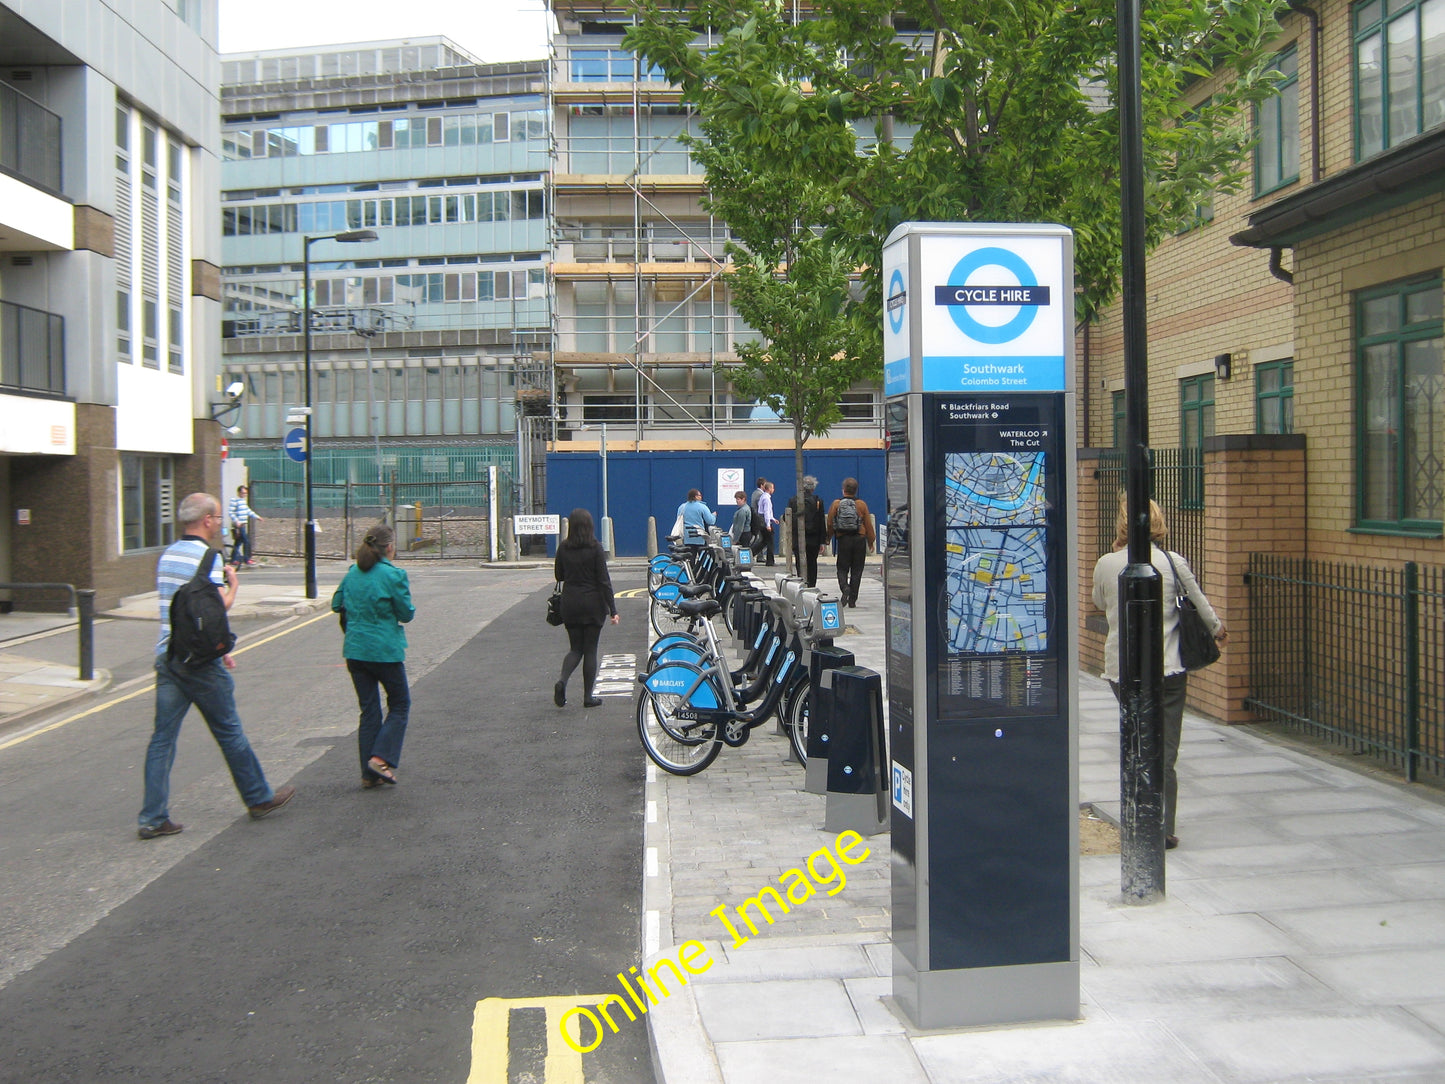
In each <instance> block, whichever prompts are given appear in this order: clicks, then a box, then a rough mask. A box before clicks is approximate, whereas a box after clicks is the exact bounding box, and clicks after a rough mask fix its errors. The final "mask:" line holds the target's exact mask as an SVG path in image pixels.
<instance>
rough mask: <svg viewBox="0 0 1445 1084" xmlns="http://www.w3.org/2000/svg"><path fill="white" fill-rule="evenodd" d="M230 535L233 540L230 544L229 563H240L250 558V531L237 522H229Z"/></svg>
mask: <svg viewBox="0 0 1445 1084" xmlns="http://www.w3.org/2000/svg"><path fill="white" fill-rule="evenodd" d="M231 537H232V538H234V539H235V542H234V543H233V544H232V546H231V564H233V565H242V564H245V563H246V562H247V561H249V560H250V559H251V533H250V531H249V530H247V528H245V527H242V526H241V525H240V524H239V523H233V524H231Z"/></svg>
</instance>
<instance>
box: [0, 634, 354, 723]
mask: <svg viewBox="0 0 1445 1084" xmlns="http://www.w3.org/2000/svg"><path fill="white" fill-rule="evenodd" d="M330 616H331V612H330V611H329V610H328V611H327V612H325V613H320V614H317V615H316V616H315V617H312V618H308V619H307V620H305V621H302V622H301V623H300V624H299V625H292V626H291V627H290V628H287V629H282V630H281V631H280V632H278V633H276V634H275V635H274V636H267V637H266V638H265V639H264V640H257V641H255V642H254V643H247V644H246V646H245V647H238V648H237V649H236V650H235V651H233V652H231V654H232V655H244V654H245V653H246V652H248V651H250V650H251V649H252V648H257V647H260V646H261V645H262V644H269V643H270V642H271V641H272V640H276V639H279V638H280V637H282V636H289V635H290V634H291V633H293V632H295V631H297V630H298V629H304V628H305V627H306V626H307V625H313V624H315V623H316V622H317V621H320V620H321V619H322V618H323V617H330ZM155 687H156V683H155V682H154V681H150V682H147V683H146V684H145V685H142V686H141V687H140V688H139V689H133V690H131V691H130V692H128V693H126V694H125V695H123V696H114V697H111V698H110V699H109V700H107V701H106V702H105V703H103V704H96V705H95V706H94V707H92V708H86V709H85V710H84V711H78V712H76V713H75V714H74V715H70V716H67V717H66V718H64V719H57V720H56V721H55V722H53V723H51V724H50V725H49V726H42V727H41V728H40V729H38V730H32V731H30V732H29V733H26V734H21V735H20V736H19V737H15V738H11V739H10V740H9V741H7V742H3V743H0V750H5V749H9V748H10V747H11V746H13V745H19V744H20V743H21V742H27V741H29V740H30V739H31V738H38V737H39V736H40V735H41V734H49V733H50V732H51V731H52V730H59V729H60V728H61V727H63V726H68V725H69V724H71V723H73V722H75V721H76V720H78V719H84V718H86V717H87V716H89V715H95V714H96V713H98V712H102V711H105V710H106V709H107V708H113V707H115V706H116V705H117V704H124V703H125V702H126V701H127V700H134V699H135V698H136V697H138V696H141V695H143V694H145V693H148V692H151V691H153V690H154V689H155Z"/></svg>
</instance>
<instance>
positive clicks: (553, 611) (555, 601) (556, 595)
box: [547, 583, 562, 625]
mask: <svg viewBox="0 0 1445 1084" xmlns="http://www.w3.org/2000/svg"><path fill="white" fill-rule="evenodd" d="M561 623H562V585H561V584H560V583H558V584H556V585H554V586H553V588H552V593H551V594H550V595H548V596H547V624H549V625H560V624H561Z"/></svg>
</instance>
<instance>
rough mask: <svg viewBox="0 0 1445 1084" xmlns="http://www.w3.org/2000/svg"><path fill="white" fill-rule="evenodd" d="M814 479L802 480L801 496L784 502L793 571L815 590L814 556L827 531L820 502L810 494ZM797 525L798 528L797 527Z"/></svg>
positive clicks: (816, 578) (814, 482) (821, 545)
mask: <svg viewBox="0 0 1445 1084" xmlns="http://www.w3.org/2000/svg"><path fill="white" fill-rule="evenodd" d="M817 488H818V479H816V478H814V477H813V476H812V475H811V474H809V475H805V476H804V478H803V492H802V493H800V494H799V495H797V496H795V497H794V498H793V499H792V500H790V501H789V502H788V510H789V511H790V512H792V513H793V516H792V520H793V526H792V539H793V558H794V564H793V567H794V568H795V569H796V570H797V574H798V575H799V576H803V577H804V578H805V579H806V580H807V583H808V586H809V587H817V586H818V554H819V553H821V552H822V550H823V537H824V534H825V532H826V530H827V525H826V523H825V520H826V517H827V513H826V512H825V510H824V508H823V501H822V499H821V498H819V497H818V495H817V494H816V493H815V492H814V491H815V490H816V489H817ZM799 524H801V527H800V526H799Z"/></svg>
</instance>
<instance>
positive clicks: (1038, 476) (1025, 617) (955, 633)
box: [944, 451, 1049, 654]
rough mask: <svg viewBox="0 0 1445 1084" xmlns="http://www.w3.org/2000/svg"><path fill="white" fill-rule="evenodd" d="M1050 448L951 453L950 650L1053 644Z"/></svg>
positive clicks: (947, 504) (947, 465)
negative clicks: (1047, 468) (1046, 475)
mask: <svg viewBox="0 0 1445 1084" xmlns="http://www.w3.org/2000/svg"><path fill="white" fill-rule="evenodd" d="M1045 456H1046V453H1045V452H1043V451H1037V452H1013V453H1009V452H1001V451H983V452H949V453H947V454H945V456H944V477H945V491H944V493H945V497H944V532H945V537H944V575H945V588H944V590H945V593H946V596H947V599H948V602H947V615H948V617H947V641H948V647H947V650H948V652H949V653H950V654H958V653H976V654H994V653H998V652H1004V651H1044V650H1046V648H1047V646H1048V635H1049V627H1048V615H1049V605H1048V603H1049V597H1048V548H1047V533H1046V531H1045V528H1044V522H1045V519H1046V514H1047V509H1048V502H1047V499H1046V497H1045V492H1044V461H1045Z"/></svg>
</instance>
